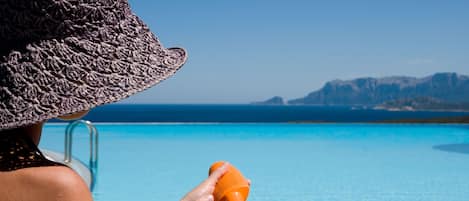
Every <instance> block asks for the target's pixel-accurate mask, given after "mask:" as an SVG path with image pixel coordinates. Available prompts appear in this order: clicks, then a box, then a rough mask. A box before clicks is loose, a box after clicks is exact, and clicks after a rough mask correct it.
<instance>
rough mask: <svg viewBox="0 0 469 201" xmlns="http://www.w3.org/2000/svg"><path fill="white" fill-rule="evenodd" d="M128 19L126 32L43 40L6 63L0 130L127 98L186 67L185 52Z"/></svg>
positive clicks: (3, 64)
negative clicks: (163, 41) (163, 45)
mask: <svg viewBox="0 0 469 201" xmlns="http://www.w3.org/2000/svg"><path fill="white" fill-rule="evenodd" d="M128 19H129V20H128V21H127V22H123V23H127V25H126V26H123V27H124V28H122V27H120V29H124V31H123V32H121V33H115V31H116V29H114V28H113V27H108V28H109V29H108V30H107V31H108V32H109V33H108V35H107V36H99V37H101V38H99V40H98V39H95V38H94V37H95V36H94V35H96V34H99V33H90V34H91V35H92V36H80V37H76V36H72V37H65V38H62V39H49V40H42V41H38V42H35V43H31V44H28V45H27V46H26V48H25V49H24V50H22V51H12V52H11V53H10V54H9V55H8V56H7V57H5V58H4V60H3V61H0V68H1V70H2V72H1V73H0V75H2V74H3V75H4V78H3V81H5V82H4V83H3V84H0V85H1V86H2V87H0V99H1V103H0V120H1V121H2V124H1V125H0V130H5V129H11V128H16V127H22V126H25V125H29V124H34V123H36V122H40V121H45V120H48V119H52V118H55V117H58V116H62V115H66V114H71V113H75V112H79V111H83V110H87V109H90V108H93V107H96V106H99V105H102V104H106V103H111V102H116V101H119V100H122V99H125V98H127V97H129V96H131V95H133V94H135V93H138V92H140V91H143V90H146V89H148V88H150V87H152V86H154V85H156V84H158V83H160V82H161V81H163V80H165V79H167V78H169V77H170V76H172V75H173V74H174V73H176V71H178V70H179V69H180V68H181V67H182V66H183V64H184V63H185V62H186V60H187V52H186V51H185V50H184V49H182V48H169V49H166V48H163V47H162V46H161V44H160V43H159V41H158V39H157V38H156V36H155V35H154V34H152V33H151V32H150V30H149V29H148V27H147V26H146V25H145V24H144V23H143V22H142V21H141V20H140V19H138V17H137V16H135V15H133V14H132V16H130V17H129V18H128ZM5 83H7V85H8V84H9V85H11V86H3V85H5ZM12 83H13V84H12Z"/></svg>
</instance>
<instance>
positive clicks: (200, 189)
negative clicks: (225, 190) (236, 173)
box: [181, 163, 228, 201]
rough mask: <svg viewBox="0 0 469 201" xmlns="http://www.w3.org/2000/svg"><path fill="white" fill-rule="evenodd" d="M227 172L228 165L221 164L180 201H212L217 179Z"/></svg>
mask: <svg viewBox="0 0 469 201" xmlns="http://www.w3.org/2000/svg"><path fill="white" fill-rule="evenodd" d="M227 170H228V163H225V164H223V165H222V166H221V167H220V168H218V169H217V170H215V171H214V172H212V174H211V175H210V176H209V177H208V178H207V179H206V180H205V181H203V182H202V183H201V184H199V185H198V186H197V187H195V188H194V189H193V190H192V191H191V192H189V193H187V194H186V196H184V198H182V199H181V201H214V198H213V191H214V190H215V185H216V184H217V181H218V179H220V177H221V176H223V174H225V172H226V171H227Z"/></svg>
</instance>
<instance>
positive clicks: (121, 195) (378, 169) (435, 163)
mask: <svg viewBox="0 0 469 201" xmlns="http://www.w3.org/2000/svg"><path fill="white" fill-rule="evenodd" d="M97 128H98V130H99V132H100V156H99V157H100V158H99V181H98V184H97V186H96V187H97V188H96V190H95V193H94V196H95V199H96V200H97V201H131V200H139V201H150V200H162V201H163V200H164V201H167V200H168V201H169V200H179V199H180V198H181V197H182V196H183V195H184V194H185V193H186V192H187V191H188V190H190V189H191V188H192V187H194V186H195V185H197V184H198V183H199V182H200V181H202V180H203V179H204V178H205V177H206V176H207V171H208V167H209V166H210V164H211V163H212V162H215V161H217V160H228V161H230V162H231V163H233V164H234V165H236V166H237V167H238V168H239V169H240V170H241V171H242V172H244V174H245V175H246V176H247V177H249V178H250V179H251V180H252V188H251V195H250V197H249V200H250V201H277V200H278V201H285V200H292V201H293V200H294V201H315V200H327V201H329V200H330V201H333V200H337V201H339V200H340V201H357V200H360V201H375V200H376V201H378V200H379V201H401V200H402V201H404V200H405V201H417V200H418V201H443V200H445V201H467V200H468V199H469V126H467V125H452V126H444V125H389V124H98V125H97ZM64 129H65V125H63V124H48V125H47V126H46V127H45V130H44V137H43V140H42V142H41V147H43V148H47V149H51V150H57V151H62V150H63V132H64ZM80 131H82V132H85V129H84V128H80V129H78V130H77V132H80ZM75 141H76V143H75V144H74V151H75V154H76V155H77V156H78V157H79V158H81V159H82V160H84V161H86V160H87V158H86V156H87V153H88V152H87V151H88V144H87V143H88V137H87V136H86V135H77V136H76V137H75Z"/></svg>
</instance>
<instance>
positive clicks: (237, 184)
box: [209, 161, 249, 201]
mask: <svg viewBox="0 0 469 201" xmlns="http://www.w3.org/2000/svg"><path fill="white" fill-rule="evenodd" d="M223 163H224V162H223V161H220V162H216V163H214V164H213V165H212V166H211V167H210V171H209V174H212V172H213V171H215V170H216V169H218V168H219V167H220V166H222V165H223ZM248 195H249V183H248V180H247V179H246V178H244V177H243V175H242V174H241V172H240V171H239V170H237V169H236V168H235V167H233V166H232V165H231V164H230V165H229V167H228V170H227V172H226V173H225V174H224V175H223V176H222V177H221V178H220V179H219V180H218V182H217V185H216V186H215V191H214V192H213V196H214V197H215V201H246V200H247V198H248Z"/></svg>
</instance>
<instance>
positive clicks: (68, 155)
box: [64, 120, 98, 190]
mask: <svg viewBox="0 0 469 201" xmlns="http://www.w3.org/2000/svg"><path fill="white" fill-rule="evenodd" d="M80 124H84V125H85V126H86V127H87V128H88V132H89V135H90V161H89V164H88V169H89V170H90V173H91V185H90V189H91V190H93V188H94V186H95V184H96V179H97V174H98V130H97V129H96V127H95V126H94V125H93V124H92V123H91V122H90V121H86V120H77V121H73V122H71V123H70V124H68V126H67V128H66V130H65V154H64V162H65V164H67V165H69V164H71V163H72V144H73V143H72V137H73V136H72V134H73V131H74V130H75V128H76V127H77V126H78V125H80Z"/></svg>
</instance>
